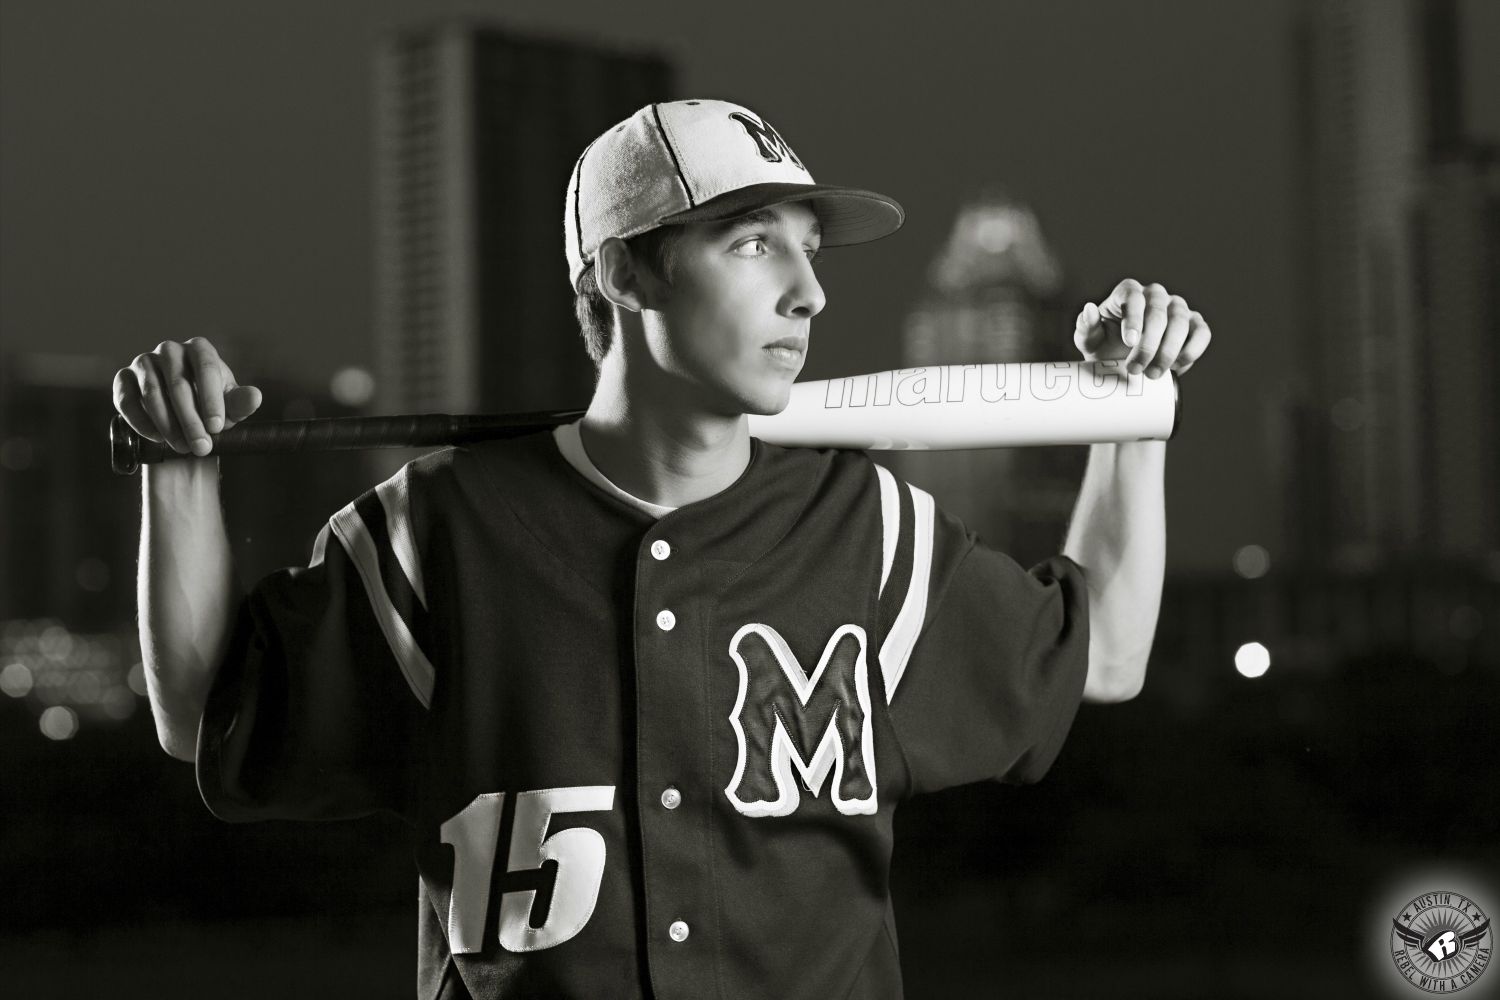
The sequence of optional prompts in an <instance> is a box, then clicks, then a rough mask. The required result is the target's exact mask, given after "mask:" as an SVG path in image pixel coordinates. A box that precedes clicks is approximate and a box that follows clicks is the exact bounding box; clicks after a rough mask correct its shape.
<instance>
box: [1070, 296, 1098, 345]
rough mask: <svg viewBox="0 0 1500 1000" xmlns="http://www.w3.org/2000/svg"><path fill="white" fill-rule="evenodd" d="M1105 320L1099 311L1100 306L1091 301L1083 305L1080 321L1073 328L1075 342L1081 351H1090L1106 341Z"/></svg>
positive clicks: (1079, 316)
mask: <svg viewBox="0 0 1500 1000" xmlns="http://www.w3.org/2000/svg"><path fill="white" fill-rule="evenodd" d="M1104 334H1105V330H1104V322H1103V319H1102V317H1101V316H1100V313H1099V307H1098V306H1096V305H1094V303H1092V302H1090V303H1088V304H1086V305H1085V306H1084V307H1083V311H1082V312H1080V313H1079V314H1078V322H1077V324H1075V326H1074V328H1073V343H1074V344H1075V345H1076V346H1077V347H1078V349H1079V350H1080V351H1083V352H1085V353H1089V352H1092V351H1095V350H1097V349H1098V348H1099V346H1100V345H1101V344H1103V343H1104Z"/></svg>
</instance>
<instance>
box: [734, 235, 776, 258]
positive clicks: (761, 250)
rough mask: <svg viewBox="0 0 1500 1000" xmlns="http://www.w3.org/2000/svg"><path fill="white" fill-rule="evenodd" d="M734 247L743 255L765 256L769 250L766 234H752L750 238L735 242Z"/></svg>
mask: <svg viewBox="0 0 1500 1000" xmlns="http://www.w3.org/2000/svg"><path fill="white" fill-rule="evenodd" d="M734 249H735V252H736V253H738V254H740V256H742V257H764V256H765V255H766V254H767V253H768V252H769V250H768V249H767V247H766V238H765V237H764V236H752V237H750V238H749V239H748V240H745V241H743V242H741V243H737V244H735V248H734Z"/></svg>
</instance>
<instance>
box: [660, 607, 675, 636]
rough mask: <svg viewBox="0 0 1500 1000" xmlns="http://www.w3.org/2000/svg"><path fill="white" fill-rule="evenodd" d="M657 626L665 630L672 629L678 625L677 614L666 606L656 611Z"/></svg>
mask: <svg viewBox="0 0 1500 1000" xmlns="http://www.w3.org/2000/svg"><path fill="white" fill-rule="evenodd" d="M656 627H657V628H659V629H661V630H662V631H663V632H670V631H672V630H673V629H674V628H676V627H677V616H676V615H674V614H672V612H670V611H668V610H667V609H666V608H662V609H661V610H660V611H658V612H657V613H656Z"/></svg>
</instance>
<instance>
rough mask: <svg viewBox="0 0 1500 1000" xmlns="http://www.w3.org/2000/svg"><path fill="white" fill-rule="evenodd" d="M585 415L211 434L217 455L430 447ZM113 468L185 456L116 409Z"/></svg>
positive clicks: (430, 416)
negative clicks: (145, 434) (143, 433)
mask: <svg viewBox="0 0 1500 1000" xmlns="http://www.w3.org/2000/svg"><path fill="white" fill-rule="evenodd" d="M582 415H583V411H582V410H546V411H539V412H535V413H506V414H499V415H474V416H470V415H461V416H455V415H452V414H447V413H421V414H404V415H400V416H391V417H324V418H322V419H315V420H282V421H269V422H268V421H259V422H250V423H244V424H240V425H239V426H238V427H232V428H230V429H229V430H227V431H224V432H223V433H222V434H215V435H213V441H214V447H213V452H212V454H215V455H249V454H270V453H275V452H300V451H336V450H354V449H362V448H430V447H438V446H442V445H451V444H467V443H470V442H474V441H492V440H496V439H499V438H506V437H517V436H519V435H521V434H526V433H529V432H531V431H536V430H543V429H546V428H549V427H556V426H557V425H558V424H564V423H568V422H570V421H573V420H576V419H578V418H579V417H580V416H582ZM109 451H110V468H112V469H114V471H115V472H117V473H120V474H121V475H125V476H129V475H134V474H135V472H136V471H137V470H139V469H140V467H141V466H142V465H145V464H147V463H150V462H161V461H164V460H166V459H169V458H186V457H188V456H185V455H180V454H178V453H177V452H175V451H173V450H172V449H171V448H170V447H168V446H167V445H165V444H161V443H158V442H156V441H151V440H149V439H146V438H143V437H141V436H140V435H139V434H137V433H136V432H135V431H134V430H133V429H132V428H131V426H130V425H129V424H127V423H126V422H125V418H124V417H122V416H119V415H116V416H115V418H114V420H112V421H111V422H110V425H109Z"/></svg>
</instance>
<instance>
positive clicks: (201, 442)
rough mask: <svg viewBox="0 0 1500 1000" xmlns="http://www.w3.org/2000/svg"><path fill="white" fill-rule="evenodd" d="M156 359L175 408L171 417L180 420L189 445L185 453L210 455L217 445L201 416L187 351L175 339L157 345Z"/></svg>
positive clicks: (185, 439) (163, 382)
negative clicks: (190, 376)
mask: <svg viewBox="0 0 1500 1000" xmlns="http://www.w3.org/2000/svg"><path fill="white" fill-rule="evenodd" d="M155 358H156V367H157V370H158V371H159V372H160V373H161V381H162V385H163V388H164V389H165V395H166V398H167V401H168V402H170V403H171V405H172V416H174V417H176V418H177V426H178V427H179V428H181V430H182V437H183V440H184V441H185V442H186V444H187V447H186V449H185V450H187V451H190V452H192V453H193V454H194V455H198V456H200V457H201V456H203V455H207V454H208V453H209V452H210V451H212V450H213V447H214V443H213V441H212V440H210V438H209V436H208V431H206V430H204V428H203V420H202V418H201V417H200V416H199V414H198V399H197V396H196V395H195V394H194V392H193V383H192V380H191V379H189V378H188V369H187V351H186V349H185V348H184V347H183V346H182V345H181V344H179V343H177V342H176V341H175V340H166V341H163V342H162V343H161V344H159V345H158V346H157V349H156V354H155Z"/></svg>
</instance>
